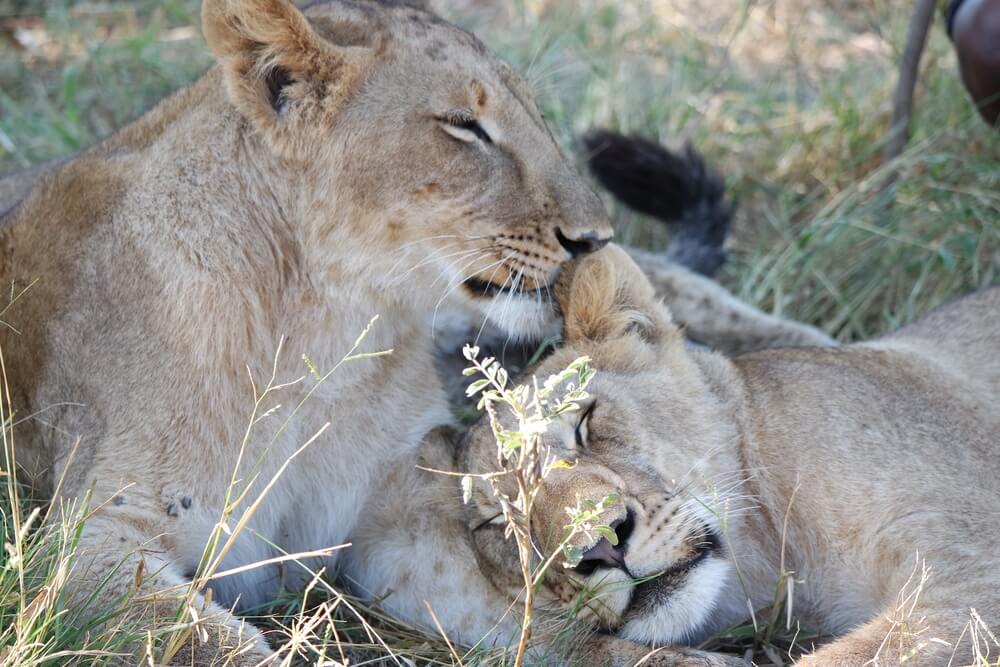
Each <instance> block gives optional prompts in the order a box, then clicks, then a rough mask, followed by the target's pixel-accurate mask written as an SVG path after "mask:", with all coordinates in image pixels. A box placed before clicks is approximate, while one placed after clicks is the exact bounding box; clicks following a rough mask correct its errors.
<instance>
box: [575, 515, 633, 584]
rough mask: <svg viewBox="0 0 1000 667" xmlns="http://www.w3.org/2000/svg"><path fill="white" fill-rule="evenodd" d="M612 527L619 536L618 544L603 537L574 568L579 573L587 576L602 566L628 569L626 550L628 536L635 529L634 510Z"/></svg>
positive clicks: (584, 554) (585, 553) (586, 552)
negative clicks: (626, 565)
mask: <svg viewBox="0 0 1000 667" xmlns="http://www.w3.org/2000/svg"><path fill="white" fill-rule="evenodd" d="M611 527H612V529H613V530H614V531H615V536H616V537H617V538H618V544H611V542H609V541H608V540H607V539H606V538H604V537H602V538H601V539H600V540H599V541H598V542H597V544H595V545H594V546H592V547H591V548H590V549H587V551H585V552H584V553H583V557H582V558H581V559H580V562H579V563H577V565H576V567H575V568H574V570H575V571H576V573H577V574H581V575H583V576H587V575H589V574H593V572H594V571H595V570H596V569H598V568H601V567H614V568H618V569H619V570H625V571H626V572H627V571H628V568H626V567H625V551H626V549H627V548H628V538H629V537H630V536H631V535H632V531H633V530H634V529H635V519H634V517H633V515H632V510H628V512H627V513H626V514H625V518H624V519H619V520H618V521H616V522H614V523H612V524H611Z"/></svg>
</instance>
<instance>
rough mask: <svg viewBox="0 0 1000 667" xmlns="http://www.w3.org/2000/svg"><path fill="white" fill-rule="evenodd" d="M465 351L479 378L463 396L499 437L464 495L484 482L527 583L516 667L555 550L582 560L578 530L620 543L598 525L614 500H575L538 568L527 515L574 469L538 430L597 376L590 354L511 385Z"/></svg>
mask: <svg viewBox="0 0 1000 667" xmlns="http://www.w3.org/2000/svg"><path fill="white" fill-rule="evenodd" d="M462 353H463V354H464V355H465V358H466V359H467V360H468V361H469V363H471V364H472V365H471V366H469V367H468V368H466V369H465V371H464V374H465V375H466V376H471V375H477V374H479V375H482V376H483V377H481V378H480V379H478V380H475V381H473V382H472V383H471V384H470V385H469V387H468V389H467V390H466V395H467V396H469V397H472V396H475V395H477V394H480V398H479V403H478V405H477V407H478V409H480V410H485V411H486V414H487V415H488V416H489V420H490V427H491V429H492V431H493V436H494V438H496V442H497V465H498V470H497V472H493V473H486V474H481V475H466V476H465V477H463V479H462V489H463V497H464V500H465V502H468V501H469V499H470V498H471V495H472V482H473V478H476V477H478V478H480V479H483V480H486V481H487V482H489V484H490V488H491V489H492V490H493V494H494V496H495V497H496V499H497V501H499V503H500V509H501V511H502V512H503V516H504V519H505V520H506V522H507V530H506V536H507V537H508V538H510V537H511V536H513V537H514V541H515V542H516V544H517V553H518V558H519V560H520V565H521V577H522V578H523V580H524V589H525V595H524V617H523V619H522V621H521V636H520V640H519V641H518V646H517V655H516V656H515V658H514V665H515V666H517V667H519V666H520V665H522V664H523V663H524V655H525V651H526V650H527V646H528V641H529V640H530V639H531V618H532V606H533V604H534V598H535V595H534V594H535V588H536V587H537V586H538V584H539V582H541V580H542V578H543V577H544V576H545V573H546V571H547V570H548V568H549V567H550V566H551V565H552V563H553V561H554V560H555V559H556V557H557V556H559V555H560V554H562V555H563V556H564V557H565V561H564V562H563V565H564V566H565V567H573V566H574V565H576V564H577V563H579V561H580V558H581V557H582V555H583V551H582V550H581V549H580V548H579V547H573V546H571V545H570V541H571V540H572V538H573V537H575V536H577V535H580V534H583V535H586V536H588V537H589V538H591V539H592V540H596V539H599V537H598V536H600V537H605V538H607V539H608V541H610V542H611V543H612V544H617V541H618V539H617V536H616V535H615V533H614V531H613V530H612V529H611V528H610V527H608V526H606V525H603V524H601V523H600V518H601V516H602V514H603V512H604V510H606V509H607V508H608V507H610V506H611V505H613V504H614V503H615V502H617V500H618V499H617V498H616V497H614V496H608V497H605V498H603V499H602V500H601V501H599V502H594V501H590V500H584V501H578V502H577V506H576V507H575V508H567V509H566V511H567V514H569V519H570V522H569V524H568V525H567V526H566V527H565V529H566V534H565V537H564V538H563V540H562V542H561V543H560V544H559V546H558V547H557V548H556V549H553V551H552V553H551V554H549V555H548V556H547V557H546V558H545V560H544V561H543V562H542V563H541V564H540V565H539V566H538V567H534V562H535V559H534V554H535V553H536V552H537V550H536V549H535V546H534V544H533V543H532V538H531V514H532V510H533V508H534V502H535V498H536V497H537V496H538V492H539V491H540V490H541V488H542V484H543V482H544V481H545V478H546V477H547V476H548V475H549V473H550V472H552V471H553V470H556V469H558V468H569V467H571V464H570V463H568V462H567V461H564V460H562V459H559V458H557V457H556V456H554V455H553V454H552V450H551V447H549V446H547V445H546V444H545V441H544V439H543V436H544V435H545V433H546V431H547V430H548V427H549V425H550V424H552V422H554V421H555V420H556V419H558V418H559V417H561V416H562V415H564V414H566V413H567V412H572V411H575V410H579V409H580V403H581V402H583V401H585V400H586V399H587V398H588V397H589V395H588V394H587V391H586V389H587V384H588V383H589V382H590V380H591V379H592V378H593V377H594V373H595V371H594V369H593V368H591V366H590V359H589V358H588V357H580V358H578V359H576V360H574V361H573V362H572V363H571V364H570V365H569V366H567V367H566V368H565V369H564V370H563V371H561V372H559V373H556V374H555V375H552V376H550V377H549V378H547V379H546V380H545V381H544V383H543V384H542V386H541V387H539V386H538V380H537V378H534V377H532V380H531V383H530V384H519V385H513V386H510V382H509V377H508V374H507V371H506V370H504V368H503V367H502V366H501V365H500V362H498V361H496V359H494V358H493V357H487V358H486V359H484V360H482V361H479V359H478V357H479V348H478V347H475V346H470V345H466V346H465V348H464V349H463V350H462ZM502 406H506V408H507V415H508V416H509V417H511V418H512V419H513V420H514V421H515V422H516V425H515V424H512V426H511V427H510V428H508V427H507V426H505V425H504V422H503V420H502V419H501V413H500V410H501V408H502ZM504 478H509V479H512V480H513V481H514V487H515V488H516V491H514V492H513V495H511V493H510V492H508V491H507V490H505V489H504V488H503V487H501V484H500V481H501V480H502V479H504ZM507 488H508V489H509V488H510V487H509V486H508V487H507Z"/></svg>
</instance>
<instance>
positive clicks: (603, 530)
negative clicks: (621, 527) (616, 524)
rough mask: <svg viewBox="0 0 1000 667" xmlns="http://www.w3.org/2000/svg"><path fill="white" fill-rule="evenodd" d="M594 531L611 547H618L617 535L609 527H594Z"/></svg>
mask: <svg viewBox="0 0 1000 667" xmlns="http://www.w3.org/2000/svg"><path fill="white" fill-rule="evenodd" d="M594 530H595V531H596V532H598V533H600V534H601V536H602V537H603V538H604V539H606V540H607V541H608V542H611V544H612V545H613V546H617V545H618V535H617V534H615V531H613V530H611V528H610V527H609V526H595V527H594Z"/></svg>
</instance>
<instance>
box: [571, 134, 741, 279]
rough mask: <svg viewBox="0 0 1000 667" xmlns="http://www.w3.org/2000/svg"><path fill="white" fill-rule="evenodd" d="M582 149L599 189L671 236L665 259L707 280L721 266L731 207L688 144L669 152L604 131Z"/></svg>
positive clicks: (587, 139) (721, 185) (716, 175)
mask: <svg viewBox="0 0 1000 667" xmlns="http://www.w3.org/2000/svg"><path fill="white" fill-rule="evenodd" d="M583 144H584V149H585V150H586V154H587V164H588V166H589V168H590V171H591V173H593V174H594V176H595V177H596V178H597V180H598V181H599V182H600V184H601V185H602V186H603V187H605V188H606V189H607V190H608V191H609V192H611V194H613V195H614V196H615V197H617V198H618V199H619V200H621V201H622V202H623V203H624V204H625V205H627V206H628V207H629V208H632V209H634V210H635V211H638V212H639V213H644V214H646V215H650V216H652V217H654V218H657V219H659V220H662V221H663V222H665V223H667V224H668V225H669V226H670V228H671V229H672V230H673V236H672V238H671V240H670V245H669V247H668V248H667V257H668V258H669V259H671V260H673V261H675V262H677V263H679V264H681V265H683V266H685V267H687V268H689V269H691V270H692V271H696V272H698V273H701V274H703V275H706V276H711V275H713V274H714V273H715V272H716V271H717V270H718V269H719V267H721V266H722V264H723V263H724V262H725V260H726V252H725V249H724V247H723V246H724V244H725V241H726V235H727V234H728V233H729V226H730V223H731V221H732V217H733V207H732V205H731V204H729V202H727V201H726V197H725V183H724V181H723V179H722V176H721V175H720V174H719V172H717V171H715V170H714V169H712V168H711V167H709V166H708V165H706V164H705V160H704V158H703V157H702V156H701V155H700V154H699V153H698V152H697V151H696V150H694V149H693V148H692V147H691V146H690V144H689V145H687V146H685V147H684V150H683V151H680V152H673V151H670V150H668V149H667V148H665V147H663V146H661V145H660V144H658V143H655V142H653V141H650V140H648V139H643V138H641V137H635V136H633V137H626V136H624V135H621V134H618V133H616V132H611V131H608V130H594V131H592V132H590V133H588V134H587V135H586V136H585V137H584V138H583Z"/></svg>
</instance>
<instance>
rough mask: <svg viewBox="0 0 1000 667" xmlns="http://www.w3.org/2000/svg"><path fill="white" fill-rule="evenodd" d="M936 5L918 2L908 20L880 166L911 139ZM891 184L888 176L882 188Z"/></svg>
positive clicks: (892, 179)
mask: <svg viewBox="0 0 1000 667" xmlns="http://www.w3.org/2000/svg"><path fill="white" fill-rule="evenodd" d="M935 4H936V3H935V0H917V3H916V10H915V11H914V12H913V17H912V18H911V19H910V27H909V28H908V29H907V31H906V45H905V47H904V48H903V57H902V60H901V61H900V63H899V80H898V81H897V83H896V95H895V97H894V99H893V102H892V123H891V124H890V126H889V136H888V137H887V139H886V144H885V150H884V152H883V154H882V163H883V164H886V163H888V162H891V161H892V160H894V159H896V158H897V157H899V155H900V154H901V153H902V152H903V149H904V148H905V147H906V142H907V141H909V139H910V120H911V118H912V116H913V91H914V89H915V88H916V86H917V74H918V73H919V70H920V57H921V56H922V55H923V53H924V46H926V44H927V33H928V31H929V30H930V26H931V22H932V21H933V20H934V7H935ZM893 182H895V176H890V177H889V179H888V180H887V181H886V183H885V185H884V186H883V188H886V187H888V186H890V185H892V183H893Z"/></svg>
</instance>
